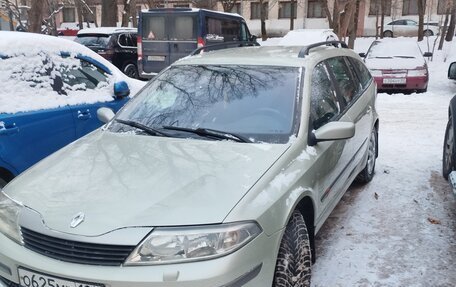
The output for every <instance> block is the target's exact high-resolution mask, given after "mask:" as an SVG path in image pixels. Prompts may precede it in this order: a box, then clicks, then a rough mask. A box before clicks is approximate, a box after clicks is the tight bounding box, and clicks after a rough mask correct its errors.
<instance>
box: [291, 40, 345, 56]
mask: <svg viewBox="0 0 456 287" xmlns="http://www.w3.org/2000/svg"><path fill="white" fill-rule="evenodd" d="M339 45H340V47H341V48H348V46H347V44H345V42H343V41H326V42H318V43H314V44H310V45H308V46H305V47H303V48H302V49H301V51H299V54H298V58H304V57H305V56H307V55H309V52H310V49H313V48H316V47H320V46H334V47H336V48H338V46H339Z"/></svg>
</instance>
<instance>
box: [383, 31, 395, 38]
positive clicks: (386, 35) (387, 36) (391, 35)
mask: <svg viewBox="0 0 456 287" xmlns="http://www.w3.org/2000/svg"><path fill="white" fill-rule="evenodd" d="M383 37H386V38H393V31H385V32H383Z"/></svg>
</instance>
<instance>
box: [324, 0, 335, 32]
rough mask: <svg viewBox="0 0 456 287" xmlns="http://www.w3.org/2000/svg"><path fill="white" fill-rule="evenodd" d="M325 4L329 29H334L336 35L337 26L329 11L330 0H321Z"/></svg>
mask: <svg viewBox="0 0 456 287" xmlns="http://www.w3.org/2000/svg"><path fill="white" fill-rule="evenodd" d="M321 1H322V2H323V8H324V9H325V14H326V18H328V23H329V28H331V29H333V31H334V33H335V32H336V30H335V25H334V22H333V19H332V16H331V12H330V11H329V6H328V0H321ZM334 5H336V1H334Z"/></svg>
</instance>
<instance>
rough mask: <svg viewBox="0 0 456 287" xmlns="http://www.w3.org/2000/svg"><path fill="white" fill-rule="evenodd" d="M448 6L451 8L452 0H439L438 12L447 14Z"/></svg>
mask: <svg viewBox="0 0 456 287" xmlns="http://www.w3.org/2000/svg"><path fill="white" fill-rule="evenodd" d="M447 8H449V9H451V1H450V0H439V2H438V3H437V14H439V15H445V14H446V11H447ZM450 12H451V11H450Z"/></svg>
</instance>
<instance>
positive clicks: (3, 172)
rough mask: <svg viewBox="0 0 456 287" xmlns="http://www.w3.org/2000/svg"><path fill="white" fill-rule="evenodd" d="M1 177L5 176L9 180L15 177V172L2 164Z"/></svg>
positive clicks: (0, 168)
mask: <svg viewBox="0 0 456 287" xmlns="http://www.w3.org/2000/svg"><path fill="white" fill-rule="evenodd" d="M0 178H3V179H4V180H6V181H7V182H9V181H11V180H12V179H13V178H14V173H13V172H11V171H9V170H8V169H6V168H4V167H1V166H0Z"/></svg>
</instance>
